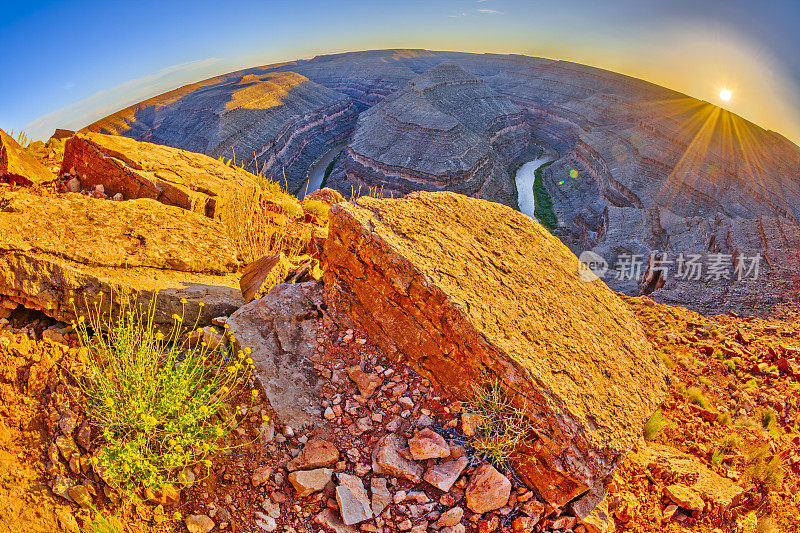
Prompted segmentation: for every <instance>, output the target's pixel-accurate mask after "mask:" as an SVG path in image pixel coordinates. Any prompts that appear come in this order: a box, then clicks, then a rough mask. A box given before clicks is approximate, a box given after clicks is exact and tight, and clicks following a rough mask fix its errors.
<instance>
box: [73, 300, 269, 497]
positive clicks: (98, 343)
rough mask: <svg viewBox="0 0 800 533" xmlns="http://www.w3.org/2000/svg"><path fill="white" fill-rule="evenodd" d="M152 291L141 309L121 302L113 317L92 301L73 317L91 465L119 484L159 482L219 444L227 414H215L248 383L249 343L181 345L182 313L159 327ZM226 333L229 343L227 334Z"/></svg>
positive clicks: (153, 484)
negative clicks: (91, 431)
mask: <svg viewBox="0 0 800 533" xmlns="http://www.w3.org/2000/svg"><path fill="white" fill-rule="evenodd" d="M156 298H157V295H155V296H153V298H152V299H151V300H150V303H149V306H148V307H147V308H146V309H144V308H143V307H142V306H141V305H139V306H136V305H135V304H131V303H129V302H120V304H122V305H121V306H120V311H119V313H118V315H117V316H113V317H112V316H111V315H110V314H109V313H107V312H103V311H101V309H103V307H102V305H101V304H102V302H98V303H97V304H96V305H95V306H94V311H93V312H92V313H90V316H89V318H88V319H85V318H84V317H83V316H80V317H79V318H78V319H77V320H76V321H74V322H73V327H74V328H75V329H76V331H77V332H78V336H79V338H80V342H81V344H82V345H83V346H85V347H86V348H88V353H89V355H88V356H87V357H86V361H85V362H84V363H85V367H86V368H85V372H84V375H83V376H78V377H77V381H78V384H79V386H80V387H81V389H82V390H83V392H84V394H85V396H86V397H87V405H86V416H87V418H88V420H89V421H90V423H91V424H92V425H94V426H99V427H100V428H101V429H102V433H101V434H102V441H103V442H102V443H101V444H102V447H101V448H100V452H99V453H98V454H97V455H96V456H95V457H94V458H93V462H94V464H95V469H96V470H97V471H98V472H102V476H103V477H104V478H105V479H107V480H110V482H111V483H113V484H115V485H117V486H119V487H120V488H122V489H124V490H132V489H133V488H135V487H137V486H139V485H143V486H145V487H148V488H153V489H158V488H160V487H162V486H164V485H165V484H168V483H172V482H174V481H175V479H176V476H177V474H178V473H179V472H180V471H181V470H183V469H184V468H186V467H187V466H192V465H194V464H196V463H197V462H198V461H200V460H201V459H203V458H205V457H208V456H210V455H212V454H214V453H216V452H219V451H220V450H221V449H222V442H221V441H222V438H223V437H225V435H226V434H227V433H228V432H229V430H230V428H229V422H230V420H223V419H222V418H221V415H222V412H223V409H224V407H225V404H226V402H228V401H231V398H233V397H234V395H235V394H237V393H238V392H239V391H241V390H242V389H243V387H245V386H246V385H247V383H248V378H249V375H250V372H251V370H252V368H253V364H252V359H250V358H248V357H247V353H249V348H248V349H245V351H240V352H238V353H233V348H223V347H221V346H220V347H217V348H214V349H212V347H209V346H207V345H206V344H205V343H195V344H194V345H193V346H192V345H184V344H183V343H182V342H181V339H182V337H183V335H184V334H185V333H187V332H189V331H190V330H189V328H187V327H185V326H184V322H183V319H184V317H183V316H178V315H173V317H172V318H173V323H172V326H171V329H170V330H169V331H168V332H167V333H166V334H164V333H163V332H162V331H159V329H158V328H157V327H156V325H155V323H154V314H155V307H156V306H155V303H156ZM182 303H183V304H185V303H186V301H185V300H182ZM112 307H113V306H110V305H109V306H106V307H105V308H106V309H108V308H112ZM76 314H77V312H76ZM195 325H196V323H195ZM228 340H229V341H230V342H228V346H231V347H232V346H234V344H235V343H234V342H232V341H233V337H232V336H230V338H229V339H228ZM255 395H257V393H256V392H255V391H254V396H255ZM218 415H220V416H218ZM204 462H205V463H206V466H210V462H207V459H206V460H205V461H204Z"/></svg>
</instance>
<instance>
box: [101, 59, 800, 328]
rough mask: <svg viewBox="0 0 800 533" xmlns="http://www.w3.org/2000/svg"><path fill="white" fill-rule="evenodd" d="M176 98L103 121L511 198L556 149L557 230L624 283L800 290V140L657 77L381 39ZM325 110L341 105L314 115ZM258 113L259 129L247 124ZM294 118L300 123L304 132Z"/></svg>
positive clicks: (204, 145) (350, 176)
mask: <svg viewBox="0 0 800 533" xmlns="http://www.w3.org/2000/svg"><path fill="white" fill-rule="evenodd" d="M299 80H303V81H299ZM476 80H480V81H476ZM277 86H281V87H283V88H284V90H285V91H286V93H287V94H286V95H285V96H283V97H281V98H280V99H278V98H276V97H274V96H270V97H268V98H267V100H269V101H271V102H273V103H274V104H275V105H273V106H272V107H269V108H268V109H264V107H265V106H264V105H261V104H258V105H255V106H253V107H257V108H258V109H257V110H255V111H254V110H252V109H245V107H246V106H245V105H239V104H238V103H237V102H238V101H239V100H237V97H236V95H238V94H239V93H243V94H244V93H247V94H249V93H250V92H253V93H254V94H259V95H260V94H270V95H275V94H277V93H279V92H280V90H279V89H276V87H277ZM287 87H288V88H287ZM159 98H160V97H159ZM159 98H156V99H153V100H151V101H148V102H149V103H148V102H144V103H142V104H139V105H138V106H134V107H133V108H129V110H126V111H123V112H120V113H118V114H116V115H113V116H112V117H110V118H109V119H107V120H104V121H100V122H98V123H96V124H95V125H93V126H91V127H90V128H92V129H95V130H97V129H99V128H107V129H108V131H112V130H113V131H118V132H123V131H126V132H127V133H125V134H126V135H132V136H142V137H147V136H150V137H149V138H150V139H151V140H154V141H156V142H166V143H171V142H173V143H174V142H177V141H176V139H178V138H179V137H181V138H182V139H184V140H183V141H182V142H186V143H189V142H192V143H197V144H195V145H192V147H191V149H195V150H198V151H204V152H206V153H213V154H223V153H224V154H226V156H227V157H230V156H231V155H232V152H233V149H235V150H236V153H237V161H239V160H241V161H243V162H245V163H249V161H251V160H252V157H253V156H252V152H253V151H254V150H253V148H256V150H255V151H256V152H257V153H259V150H261V149H262V148H264V147H265V146H266V145H267V144H269V146H270V148H268V149H267V150H266V151H265V152H263V153H262V155H261V156H257V157H256V159H255V160H256V161H257V162H258V164H259V165H261V166H263V165H264V164H265V163H266V165H267V166H266V168H267V169H268V172H269V173H271V174H276V173H277V174H278V176H279V177H280V173H278V172H277V170H282V168H283V167H285V168H286V172H287V179H288V180H289V183H290V188H292V187H299V186H301V185H302V183H303V180H304V177H305V172H306V171H307V169H308V168H309V167H310V166H311V164H312V163H313V161H314V160H317V159H318V158H319V156H320V154H321V153H323V152H324V151H325V150H326V149H327V147H329V146H332V145H333V144H334V143H340V141H345V142H346V143H347V144H348V146H347V150H346V153H345V156H344V157H341V158H339V160H338V162H337V163H336V164H335V165H334V167H333V168H332V172H331V173H330V177H329V178H328V180H329V182H330V184H331V185H332V186H338V187H339V188H340V190H341V192H342V193H343V194H345V195H346V196H349V195H350V194H351V187H353V186H354V185H355V186H356V187H357V186H358V185H361V187H362V192H363V191H364V190H365V189H369V188H372V189H373V190H378V191H380V190H381V189H382V191H383V193H384V194H387V195H388V194H393V195H395V196H397V195H398V194H404V193H407V192H410V191H414V190H433V189H446V190H454V191H459V192H463V193H466V194H469V195H474V196H479V197H482V198H489V199H493V200H497V201H501V202H503V203H505V204H507V205H510V206H516V205H517V203H516V190H515V185H514V182H513V171H514V169H515V167H516V166H517V165H518V163H520V162H522V161H523V160H524V159H526V158H530V159H533V158H534V156H535V154H533V153H532V152H533V151H535V148H534V147H541V148H544V149H546V150H547V151H548V152H550V153H555V154H557V159H556V161H555V162H553V163H552V164H551V165H550V166H548V167H547V168H545V169H543V171H542V172H541V174H542V176H541V186H540V187H539V189H538V190H539V191H540V194H542V195H546V196H549V199H550V200H551V202H550V203H551V204H552V213H550V215H551V216H549V217H548V218H550V219H552V220H555V221H556V222H555V229H554V231H555V233H556V235H557V236H558V237H559V238H560V239H561V240H562V241H563V242H564V243H565V244H567V245H568V246H569V247H570V249H571V250H573V251H574V252H576V253H577V254H580V253H581V252H583V251H586V250H591V251H593V252H595V253H596V254H598V255H599V256H600V257H601V258H602V260H603V261H605V262H606V263H607V264H608V268H609V270H608V272H606V275H605V276H604V280H605V281H606V282H607V283H608V284H609V285H610V286H611V287H612V288H614V289H616V290H620V291H624V292H626V293H628V294H642V293H645V294H650V295H651V296H652V297H653V298H655V299H657V300H660V301H665V302H670V303H677V304H681V305H687V306H691V307H692V308H694V309H696V310H699V311H703V312H719V311H737V312H740V313H748V314H751V313H757V314H764V313H767V312H769V310H770V309H772V308H773V307H774V306H775V304H776V303H779V302H782V301H785V300H787V299H791V298H794V291H795V290H796V289H795V285H796V283H795V280H797V279H798V277H800V268H798V264H800V258H798V254H799V252H800V233H798V221H797V220H798V215H800V180H798V177H799V176H800V148H798V147H797V146H795V145H794V144H792V143H791V142H789V141H787V140H786V139H784V138H782V137H781V136H780V135H778V134H776V133H773V132H769V131H765V130H763V129H762V128H759V127H758V126H756V125H754V124H752V123H750V122H747V121H746V120H744V119H742V118H740V117H737V116H735V115H732V114H730V113H728V112H726V111H724V110H722V109H719V108H717V107H715V106H712V105H710V104H708V103H705V102H701V101H699V100H696V99H693V98H690V97H688V96H686V95H683V94H680V93H677V92H674V91H671V90H668V89H665V88H663V87H659V86H656V85H653V84H651V83H648V82H645V81H642V80H638V79H635V78H631V77H628V76H624V75H620V74H616V73H613V72H608V71H604V70H601V69H597V68H593V67H587V66H583V65H577V64H574V63H569V62H565V61H553V60H548V59H541V58H532V57H526V56H520V55H496V54H466V53H455V52H430V51H426V50H375V51H365V52H353V53H344V54H335V55H329V56H320V57H315V58H313V59H310V60H300V61H295V62H291V63H285V64H280V65H270V66H265V67H258V68H255V69H249V70H247V71H241V72H238V73H233V74H230V75H227V76H222V77H219V78H215V79H214V80H209V81H207V82H203V83H201V84H197V85H196V86H188V87H187V88H182V89H178V90H177V91H173V93H168V94H167V95H164V97H163V99H164V100H163V102H160V101H159ZM319 98H321V100H319V102H320V104H319V105H315V104H313V102H316V101H317V99H319ZM256 99H257V98H256ZM341 99H343V100H341ZM278 100H280V101H279V102H278ZM241 101H250V100H249V97H247V98H245V97H242V98H241ZM298 101H302V102H303V104H306V105H305V106H304V105H301V104H298V103H297V102H298ZM199 102H204V103H205V107H203V109H200V107H201V106H199ZM276 102H277V103H276ZM309 102H312V103H309ZM334 102H340V103H339V104H336V103H334ZM228 105H233V106H234V107H235V108H236V111H235V113H233V114H232V115H231V116H232V117H237V118H236V120H235V121H233V120H232V119H229V118H228V114H227V112H226V111H225V108H226V106H228ZM205 108H210V109H214V110H215V111H213V112H210V111H207V110H205ZM311 108H313V109H317V110H327V111H319V112H318V113H317V114H316V115H314V116H315V117H317V118H316V119H312V118H307V119H306V118H303V119H300V118H298V117H300V116H302V117H310V115H308V113H307V110H308V109H311ZM345 108H346V110H344V109H345ZM340 111H341V114H338V113H340ZM359 112H360V116H359V118H358V126H357V127H354V124H355V119H356V114H357V113H359ZM312 114H313V113H312ZM199 117H207V118H202V120H201V119H200V118H199ZM238 117H241V118H238ZM254 117H261V118H263V120H262V119H261V118H259V119H256V118H254ZM276 117H280V118H276ZM333 117H335V118H333ZM251 119H252V120H251ZM306 120H308V121H310V122H304V121H306ZM293 121H294V122H293ZM320 121H321V122H320ZM311 123H313V124H314V125H313V126H309V127H308V128H307V129H304V128H306V126H307V125H309V124H311ZM109 124H110V126H109ZM241 124H249V126H248V127H247V128H246V133H244V134H239V133H237V135H233V134H232V133H231V132H232V131H233V130H235V131H237V132H238V131H239V129H240V125H241ZM231 125H233V126H231ZM111 126H113V128H116V130H114V129H113V128H112V127H111ZM285 128H289V129H293V128H294V129H297V130H298V132H299V133H298V134H297V135H295V136H294V138H293V139H292V140H288V138H289V137H290V135H288V134H287V133H286V132H288V131H289V129H285ZM211 131H220V132H222V131H224V132H225V134H224V135H223V134H221V133H220V134H214V135H217V136H216V137H215V136H214V135H212V134H211V133H209V132H211ZM159 132H163V135H166V136H167V137H163V138H161V137H158V135H161V134H162V133H159ZM167 132H171V133H169V134H168V135H167ZM527 132H531V133H530V135H529V134H528V133H527ZM168 137H169V138H168ZM223 137H224V138H225V139H229V141H226V142H227V144H225V143H224V142H221V141H220V140H219V139H222V138H223ZM212 138H213V139H217V140H214V141H213V142H211V141H210V139H212ZM160 139H162V140H160ZM275 139H283V141H280V142H277V141H276V142H275V143H274V144H270V143H273V140H275ZM310 139H313V140H310ZM284 141H285V142H284ZM260 143H261V144H260ZM264 143H266V144H264ZM217 146H219V147H222V148H221V149H220V150H217ZM187 147H188V145H187ZM226 147H228V148H231V150H230V151H226V150H227V148H226ZM273 147H274V149H273ZM281 147H286V148H285V149H284V148H281ZM301 147H302V148H301ZM214 150H217V151H214ZM270 150H272V151H270ZM270 154H277V155H275V156H274V157H273V156H272V155H270ZM297 154H300V155H297ZM242 158H244V159H242ZM248 158H249V159H248ZM276 169H277V170H276ZM681 254H683V255H681ZM755 257H758V258H759V261H760V265H759V266H760V268H759V271H758V273H757V275H755V276H754V275H753V274H754V272H753V270H752V268H750V267H751V266H752V263H753V258H755ZM686 259H691V260H692V261H694V262H695V264H697V263H700V264H702V268H701V269H700V270H701V272H700V274H699V278H697V276H696V275H695V274H696V271H692V275H691V276H686V275H683V276H680V275H679V274H681V272H680V270H685V268H683V266H685V265H683V264H682V263H681V261H684V260H686ZM720 262H721V263H720ZM632 263H633V264H632ZM648 264H649V265H650V266H649V267H648ZM715 265H716V266H715ZM620 266H621V267H625V268H627V270H628V271H622V272H619V273H618V272H615V267H620ZM657 267H660V268H657ZM665 268H666V269H665ZM679 269H680V270H679ZM715 269H716V270H715ZM748 271H749V273H750V274H749V275H742V273H747V272H748ZM715 272H717V273H718V274H717V273H715ZM683 274H686V272H683ZM695 278H697V279H695ZM740 278H741V279H740Z"/></svg>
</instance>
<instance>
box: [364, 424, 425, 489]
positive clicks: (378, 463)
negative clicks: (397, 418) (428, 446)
mask: <svg viewBox="0 0 800 533" xmlns="http://www.w3.org/2000/svg"><path fill="white" fill-rule="evenodd" d="M404 448H405V442H404V440H403V438H402V437H399V436H397V435H395V434H394V433H389V434H387V435H385V436H384V437H383V438H382V439H381V440H380V441H379V442H378V445H377V446H376V447H375V449H374V450H373V458H372V470H373V472H375V473H376V474H384V473H385V474H389V475H392V476H396V477H401V478H403V479H407V480H409V481H411V482H413V483H419V482H420V481H422V473H423V472H424V469H423V468H422V466H420V465H419V464H417V463H415V462H414V461H410V460H408V459H406V458H405V457H403V456H402V455H401V454H400V450H402V449H404Z"/></svg>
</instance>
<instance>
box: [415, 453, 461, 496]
mask: <svg viewBox="0 0 800 533" xmlns="http://www.w3.org/2000/svg"><path fill="white" fill-rule="evenodd" d="M467 465H469V460H467V458H466V457H459V458H458V459H452V460H449V461H443V462H441V463H439V464H435V465H433V466H431V467H430V468H428V470H427V471H426V472H425V475H424V476H423V479H424V480H425V481H427V482H428V483H430V484H431V485H433V486H434V487H436V488H437V489H439V490H443V491H444V492H449V491H450V489H451V488H453V484H455V482H456V480H457V479H458V476H460V475H461V472H463V471H464V470H465V469H466V468H467Z"/></svg>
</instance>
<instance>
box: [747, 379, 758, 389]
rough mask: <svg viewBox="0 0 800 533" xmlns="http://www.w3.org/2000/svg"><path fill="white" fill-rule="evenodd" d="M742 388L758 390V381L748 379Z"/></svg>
mask: <svg viewBox="0 0 800 533" xmlns="http://www.w3.org/2000/svg"><path fill="white" fill-rule="evenodd" d="M744 388H745V389H757V388H758V381H756V378H750V379H748V380H747V381H746V382H745V384H744Z"/></svg>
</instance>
